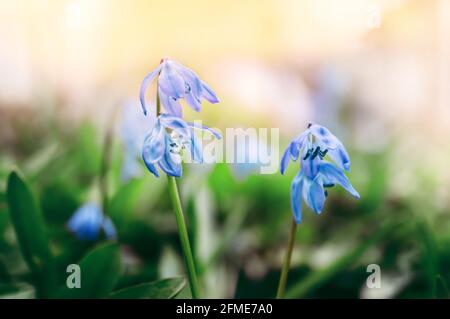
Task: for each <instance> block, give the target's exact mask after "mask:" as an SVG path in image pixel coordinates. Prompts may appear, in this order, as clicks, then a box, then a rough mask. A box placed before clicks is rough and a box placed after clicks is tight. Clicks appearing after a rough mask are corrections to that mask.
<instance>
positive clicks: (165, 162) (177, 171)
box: [158, 152, 183, 177]
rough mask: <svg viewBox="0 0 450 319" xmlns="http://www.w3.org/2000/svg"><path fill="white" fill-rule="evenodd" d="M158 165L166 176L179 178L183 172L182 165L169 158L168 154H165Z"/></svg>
mask: <svg viewBox="0 0 450 319" xmlns="http://www.w3.org/2000/svg"><path fill="white" fill-rule="evenodd" d="M158 164H159V167H160V168H161V169H162V170H163V171H164V172H165V173H166V174H167V175H170V176H174V177H181V175H182V170H183V169H182V165H181V163H177V162H175V161H174V160H173V159H172V157H171V156H170V153H168V152H166V153H165V154H164V156H163V158H162V159H161V160H160V161H159V162H158Z"/></svg>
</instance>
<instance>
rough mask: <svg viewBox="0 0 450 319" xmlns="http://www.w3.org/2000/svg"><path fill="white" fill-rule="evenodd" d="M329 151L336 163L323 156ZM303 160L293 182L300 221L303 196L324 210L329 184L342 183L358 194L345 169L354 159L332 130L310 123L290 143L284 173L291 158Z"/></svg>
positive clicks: (317, 210) (293, 199)
mask: <svg viewBox="0 0 450 319" xmlns="http://www.w3.org/2000/svg"><path fill="white" fill-rule="evenodd" d="M326 155H328V156H330V158H331V159H332V160H333V161H334V162H335V163H336V165H338V166H339V167H336V166H335V165H333V164H332V163H330V162H327V161H324V160H323V158H324V157H325V156H326ZM298 158H301V160H300V165H301V166H300V171H299V172H298V174H297V175H296V176H295V178H294V180H293V181H292V184H291V206H292V210H293V213H294V219H295V222H296V223H297V224H299V223H300V222H301V219H302V199H303V200H304V201H305V203H306V205H308V206H309V207H310V208H311V209H312V210H313V211H314V212H315V213H317V214H320V213H321V212H322V210H323V207H324V204H325V199H326V197H327V195H328V193H327V191H326V190H325V188H328V187H332V186H334V185H335V184H339V185H341V186H342V187H343V188H344V189H345V190H346V191H348V192H349V193H350V194H351V195H353V196H354V197H356V198H359V194H358V192H357V191H356V190H355V189H354V188H353V186H352V185H351V183H350V181H349V180H348V178H347V177H346V176H345V174H344V173H343V171H342V169H345V170H347V171H348V170H349V169H350V159H349V156H348V153H347V151H346V150H345V148H344V146H343V144H342V143H341V142H340V141H339V140H338V139H337V137H335V136H334V135H333V134H331V132H330V131H329V130H328V129H326V128H325V127H323V126H320V125H309V127H308V129H307V130H306V131H305V132H303V133H302V134H301V135H300V136H299V137H297V138H295V139H294V140H293V141H292V142H291V143H290V144H289V146H288V147H287V149H286V151H285V152H284V154H283V157H282V160H281V173H282V174H283V173H284V171H285V169H286V166H287V165H288V163H289V161H290V159H292V160H294V161H296V160H297V159H298Z"/></svg>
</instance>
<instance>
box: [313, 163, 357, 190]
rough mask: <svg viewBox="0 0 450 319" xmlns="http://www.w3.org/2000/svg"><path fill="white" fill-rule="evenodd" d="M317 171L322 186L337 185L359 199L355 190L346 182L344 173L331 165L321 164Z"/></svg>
mask: <svg viewBox="0 0 450 319" xmlns="http://www.w3.org/2000/svg"><path fill="white" fill-rule="evenodd" d="M319 171H320V175H321V176H322V181H323V184H339V185H341V186H342V187H343V188H344V189H345V190H346V191H348V192H349V193H350V194H352V195H353V196H354V197H356V198H359V197H360V196H359V194H358V192H357V191H356V189H354V188H353V186H352V184H351V183H350V181H349V180H348V178H347V176H345V175H344V173H343V172H342V171H341V170H340V169H338V168H336V167H335V166H334V165H333V164H331V163H326V162H322V163H321V164H320V166H319Z"/></svg>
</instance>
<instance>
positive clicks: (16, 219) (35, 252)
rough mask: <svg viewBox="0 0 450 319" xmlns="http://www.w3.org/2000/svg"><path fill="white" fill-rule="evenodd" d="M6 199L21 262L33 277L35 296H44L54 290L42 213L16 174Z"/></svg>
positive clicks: (12, 174)
mask: <svg viewBox="0 0 450 319" xmlns="http://www.w3.org/2000/svg"><path fill="white" fill-rule="evenodd" d="M7 199H8V205H9V211H10V216H11V221H12V223H13V225H14V229H15V231H16V235H17V240H18V242H19V245H20V250H21V252H22V255H23V258H24V259H25V262H26V263H27V264H28V267H29V268H30V270H31V272H32V273H33V276H34V279H35V282H36V284H37V290H38V294H43V295H46V294H47V293H48V292H49V291H51V290H52V289H53V288H54V282H55V281H54V280H55V279H54V268H53V267H54V262H53V256H52V254H51V251H50V247H49V240H48V237H47V232H46V228H45V225H44V220H43V217H42V213H41V211H40V209H39V206H38V205H37V203H36V200H35V198H34V197H33V195H32V194H31V191H30V189H29V187H28V185H27V184H26V183H25V182H24V181H23V180H22V178H21V177H20V176H19V175H18V174H17V172H12V173H11V174H10V175H9V177H8V187H7Z"/></svg>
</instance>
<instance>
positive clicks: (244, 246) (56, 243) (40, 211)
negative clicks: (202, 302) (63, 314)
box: [0, 0, 450, 298]
mask: <svg viewBox="0 0 450 319" xmlns="http://www.w3.org/2000/svg"><path fill="white" fill-rule="evenodd" d="M448 12H450V2H449V1H447V0H427V1H416V0H404V1H391V0H389V1H387V0H379V1H372V0H342V1H333V0H305V1H297V0H285V1H277V0H258V1H257V0H251V1H228V0H226V1H225V0H217V1H207V0H193V1H189V2H186V1H183V0H168V1H142V0H134V1H127V2H125V1H108V0H98V1H86V0H64V1H63V0H53V1H31V0H29V1H2V2H1V3H0V69H1V70H2V72H1V74H0V297H21V298H33V297H66V298H70V297H112V298H114V297H120V296H130V297H139V298H145V297H162V298H169V297H174V296H178V297H189V289H188V288H187V287H186V283H185V281H184V280H183V278H182V277H185V274H184V265H183V258H182V256H181V255H180V251H181V248H180V243H179V239H178V234H177V227H176V222H175V218H174V215H173V211H172V206H171V204H170V202H169V198H168V193H167V190H166V179H165V178H159V179H158V178H155V177H154V176H153V175H151V174H150V173H149V172H148V171H147V170H146V169H145V166H144V164H143V162H142V160H141V159H140V157H141V154H140V151H141V143H137V144H134V142H133V138H129V136H128V135H127V133H130V134H129V135H130V136H140V138H141V139H142V140H143V139H144V137H145V134H147V133H148V132H149V131H148V130H147V129H145V127H144V128H143V127H142V126H140V124H136V125H134V124H130V125H131V126H134V129H135V131H131V130H125V135H124V134H119V127H121V123H123V119H124V117H123V116H122V117H119V116H118V114H120V112H119V111H118V110H119V109H120V108H121V107H122V106H123V105H124V104H125V103H124V101H130V100H131V101H132V102H131V108H134V109H135V110H136V111H137V112H138V113H139V114H142V111H141V106H140V105H139V88H140V84H141V81H142V79H143V78H144V77H145V75H146V74H147V73H148V72H149V71H151V70H152V69H153V68H155V67H156V66H157V64H158V62H159V61H160V59H161V58H162V57H166V56H169V57H171V58H174V59H177V60H178V61H180V63H183V64H185V65H189V66H191V67H192V68H193V70H195V72H196V74H198V76H199V77H200V78H201V79H202V80H204V81H206V82H207V83H208V84H209V85H210V86H211V87H213V88H214V91H215V93H217V96H218V97H219V98H220V104H219V105H209V103H208V105H207V106H205V107H203V108H202V119H204V122H205V123H206V124H208V125H209V126H211V127H212V128H220V129H221V131H222V132H225V129H226V128H234V127H242V128H246V127H255V128H260V127H262V128H264V127H266V128H280V145H279V151H280V154H282V151H283V150H284V149H285V147H287V146H288V144H289V142H290V140H291V139H292V137H294V136H295V135H296V134H298V133H299V132H301V131H302V130H304V129H305V128H306V125H307V123H309V122H313V123H320V124H322V125H325V126H326V127H327V128H329V129H330V130H331V131H332V132H333V133H334V134H335V135H336V136H338V137H339V139H341V140H342V142H343V143H344V144H345V146H346V148H347V151H348V153H349V155H350V158H351V161H352V168H351V172H349V173H348V174H347V176H348V178H349V179H350V180H351V182H352V185H353V186H354V188H355V189H357V190H358V192H359V194H360V195H361V199H359V200H354V199H353V198H352V197H351V196H348V194H346V192H345V190H343V189H342V188H336V189H333V192H330V193H329V196H328V198H327V200H326V203H325V206H324V208H323V213H322V214H321V216H317V215H315V214H310V213H307V212H305V213H304V214H303V220H302V223H301V224H300V226H299V227H298V232H297V238H296V244H295V251H294V253H293V259H292V271H291V272H290V274H289V278H288V284H287V291H286V295H287V296H289V297H322V298H323V297H343V298H347V297H348V298H350V297H364V298H371V297H399V298H406V297H413V298H417V297H426V298H431V297H448V296H449V292H448V288H447V287H448V286H449V285H450V272H449V270H448V269H450V245H449V242H450V218H449V216H450V193H449V191H448V190H449V189H450V170H449V169H448V163H449V162H450V145H449V143H448V140H449V136H450V108H449V105H450V95H449V92H450V91H449V89H448V83H450V78H449V74H450V73H449V70H450V62H449V61H450V59H449V56H450V41H449V40H448V39H450V19H449V18H448ZM155 87H156V85H154V84H153V85H151V86H149V88H148V90H147V91H146V97H147V101H154V100H155V99H154V97H155V93H156V88H155ZM197 97H198V96H197ZM184 102H185V101H182V104H184ZM191 102H192V101H191ZM193 102H195V101H193ZM197 102H198V101H197ZM195 105H197V104H195ZM147 106H148V111H149V115H153V114H150V113H152V112H153V111H154V110H155V107H154V105H150V104H149V105H147ZM197 106H198V105H197ZM182 111H183V116H184V117H185V118H186V119H187V120H188V121H191V120H196V119H197V117H196V115H197V113H196V112H195V111H194V110H192V109H191V108H190V107H188V106H187V105H184V106H183V107H182ZM127 114H131V113H127ZM153 116H154V115H153ZM141 120H142V119H141ZM146 120H148V121H147V123H154V121H155V119H154V118H150V117H148V118H146ZM138 121H139V120H138ZM140 122H142V123H143V125H144V126H145V120H142V121H140ZM130 123H137V122H135V121H134V120H133V119H131V120H130ZM149 126H151V125H149ZM109 129H116V131H117V132H116V133H117V134H114V135H113V138H112V149H111V151H112V152H111V154H112V156H111V158H112V161H111V165H110V166H109V169H108V170H107V171H106V173H105V172H104V171H103V168H102V167H104V166H103V164H102V158H103V153H104V148H103V146H104V141H105V138H104V136H105V130H109ZM122 133H124V132H122ZM225 139H226V136H225V135H224V136H223V140H225ZM130 140H131V141H130ZM253 142H254V143H255V144H258V142H259V141H256V142H255V141H253ZM124 150H127V151H126V152H125V155H124ZM127 156H128V157H127ZM245 165H246V164H243V165H236V164H217V165H212V164H211V165H210V164H208V165H206V164H205V165H202V166H201V167H200V166H199V165H195V164H193V165H190V164H189V165H188V164H183V178H182V179H181V180H180V192H181V196H182V202H183V205H184V209H185V212H186V215H187V216H186V217H187V218H186V220H188V221H189V225H188V227H189V235H190V236H191V243H192V244H193V250H194V253H195V255H196V259H197V260H198V264H197V267H198V273H199V277H200V281H201V283H202V286H203V287H202V288H203V292H204V295H206V296H208V297H239V298H244V297H274V295H275V291H276V286H277V281H278V278H279V271H280V266H281V263H282V258H283V254H284V251H285V243H286V239H287V236H288V234H287V232H288V228H289V222H290V219H291V216H292V213H291V207H290V194H289V192H290V183H291V181H292V179H293V178H294V177H295V174H296V173H297V169H296V167H294V166H295V165H292V164H291V165H290V166H289V167H288V168H287V169H286V172H285V176H281V175H280V174H278V173H277V174H273V175H259V174H258V169H257V166H258V165H259V164H258V165H254V166H256V169H255V168H254V167H253V166H251V165H250V166H248V167H246V166H245ZM11 172H13V173H11ZM104 173H105V174H106V179H105V180H106V183H105V186H107V187H106V189H107V191H108V200H107V201H105V203H104V204H103V205H102V209H103V212H104V213H105V214H106V215H107V216H109V217H110V218H111V220H112V223H113V224H114V225H115V228H116V232H117V236H116V240H113V239H111V240H108V239H106V238H105V236H104V234H103V233H102V232H100V233H99V237H98V238H97V240H95V241H80V240H78V239H77V238H76V236H74V234H72V233H71V232H70V231H69V230H68V229H67V222H68V221H69V220H70V218H71V216H72V215H73V214H74V212H75V211H76V210H77V209H78V208H79V207H82V206H83V205H84V204H85V203H87V202H95V203H98V204H99V205H101V203H103V200H102V194H100V190H99V176H101V175H102V174H104ZM103 206H104V207H103ZM304 209H305V210H307V209H308V208H306V207H304ZM72 263H78V264H80V265H81V266H82V267H84V270H85V271H86V270H87V271H88V272H89V273H90V275H88V276H87V278H86V279H87V280H88V281H87V282H86V287H85V288H83V289H82V290H81V291H67V289H65V288H64V287H65V282H66V278H67V276H68V273H67V272H66V268H67V265H69V264H72ZM369 264H378V265H380V267H381V270H382V279H381V280H382V283H381V288H380V289H368V288H367V287H366V279H367V277H368V275H369V273H367V272H366V269H367V266H368V265H369ZM180 278H181V279H180ZM155 281H156V282H155Z"/></svg>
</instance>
